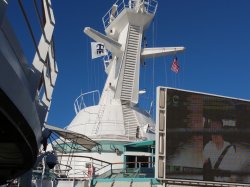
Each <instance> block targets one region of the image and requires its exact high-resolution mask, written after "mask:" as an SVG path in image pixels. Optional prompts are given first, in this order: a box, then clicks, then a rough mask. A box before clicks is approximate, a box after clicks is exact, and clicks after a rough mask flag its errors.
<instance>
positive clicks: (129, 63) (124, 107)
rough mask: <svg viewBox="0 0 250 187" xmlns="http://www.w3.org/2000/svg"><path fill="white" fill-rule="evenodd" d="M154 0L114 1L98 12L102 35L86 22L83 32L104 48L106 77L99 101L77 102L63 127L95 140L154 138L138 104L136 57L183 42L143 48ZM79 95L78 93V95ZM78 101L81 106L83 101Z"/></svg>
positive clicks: (153, 54)
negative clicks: (105, 11) (69, 119)
mask: <svg viewBox="0 0 250 187" xmlns="http://www.w3.org/2000/svg"><path fill="white" fill-rule="evenodd" d="M157 5H158V3H157V1H155V0H150V1H149V0H145V1H139V0H138V1H137V0H134V1H133V0H130V1H123V0H119V1H117V2H116V3H114V4H113V6H112V7H111V9H110V10H109V11H108V12H107V13H106V14H105V16H104V17H103V24H104V28H105V33H106V35H104V34H102V33H100V32H98V31H96V30H94V29H92V28H90V27H86V28H85V29H84V32H85V33H86V34H87V35H88V36H89V37H91V38H92V39H93V40H95V41H97V42H101V43H103V44H104V46H105V47H106V49H107V50H108V51H109V54H108V57H107V58H105V67H106V73H107V74H108V78H107V80H106V83H105V86H104V89H103V92H102V95H101V98H100V101H99V104H98V105H95V106H91V107H83V108H79V107H78V110H76V111H77V115H76V117H75V119H74V120H73V121H72V122H71V123H70V125H69V126H68V127H67V129H69V130H72V131H76V132H81V133H83V134H85V135H87V136H89V137H91V138H94V139H99V140H118V141H126V142H130V141H135V140H136V141H140V140H150V139H154V135H153V134H154V122H153V120H152V119H151V117H150V115H149V114H148V113H147V112H145V111H143V110H141V109H140V108H138V107H137V105H138V97H139V93H140V91H139V76H140V63H142V62H144V59H146V58H152V57H158V56H162V55H168V54H174V53H177V52H179V51H183V50H184V48H183V47H172V48H144V47H143V38H144V33H145V31H146V29H147V28H148V26H149V25H150V23H151V21H152V20H153V18H154V15H155V13H156V10H157ZM79 100H84V99H83V97H80V98H78V100H77V101H76V102H77V106H79ZM82 106H85V105H84V104H82Z"/></svg>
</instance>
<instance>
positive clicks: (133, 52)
mask: <svg viewBox="0 0 250 187" xmlns="http://www.w3.org/2000/svg"><path fill="white" fill-rule="evenodd" d="M140 43H141V40H140V27H139V26H134V25H130V26H129V34H128V43H127V50H126V53H125V55H126V56H125V58H124V60H125V68H124V75H123V82H122V89H121V100H123V101H131V100H132V94H133V86H134V80H135V73H136V72H135V71H136V63H137V61H138V54H139V53H140Z"/></svg>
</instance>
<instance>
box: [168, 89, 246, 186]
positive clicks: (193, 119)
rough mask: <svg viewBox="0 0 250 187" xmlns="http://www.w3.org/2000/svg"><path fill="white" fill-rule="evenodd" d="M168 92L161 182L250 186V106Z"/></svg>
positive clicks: (233, 100)
mask: <svg viewBox="0 0 250 187" xmlns="http://www.w3.org/2000/svg"><path fill="white" fill-rule="evenodd" d="M166 92H167V94H166V131H165V133H166V145H165V146H166V147H165V149H166V174H165V175H166V176H165V177H166V178H172V179H191V180H193V179H194V180H202V181H215V182H233V183H235V182H236V183H250V102H249V101H244V100H240V99H233V98H226V97H222V96H215V95H208V94H202V93H194V92H189V91H182V90H176V89H169V88H168V89H166Z"/></svg>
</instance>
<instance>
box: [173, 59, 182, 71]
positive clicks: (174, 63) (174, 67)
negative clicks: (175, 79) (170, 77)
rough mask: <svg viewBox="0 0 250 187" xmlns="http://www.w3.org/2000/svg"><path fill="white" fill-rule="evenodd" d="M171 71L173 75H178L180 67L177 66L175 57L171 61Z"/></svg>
mask: <svg viewBox="0 0 250 187" xmlns="http://www.w3.org/2000/svg"><path fill="white" fill-rule="evenodd" d="M171 70H172V71H173V72H175V73H178V72H179V70H180V66H179V64H178V61H177V57H174V60H173V63H172V66H171Z"/></svg>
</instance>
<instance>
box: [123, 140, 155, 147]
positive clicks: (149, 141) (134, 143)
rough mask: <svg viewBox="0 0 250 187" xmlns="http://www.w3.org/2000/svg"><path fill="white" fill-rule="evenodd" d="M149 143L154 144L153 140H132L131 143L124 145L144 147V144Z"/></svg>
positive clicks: (149, 144)
mask: <svg viewBox="0 0 250 187" xmlns="http://www.w3.org/2000/svg"><path fill="white" fill-rule="evenodd" d="M151 145H155V140H147V141H141V142H133V143H129V144H126V145H125V147H145V146H151Z"/></svg>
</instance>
